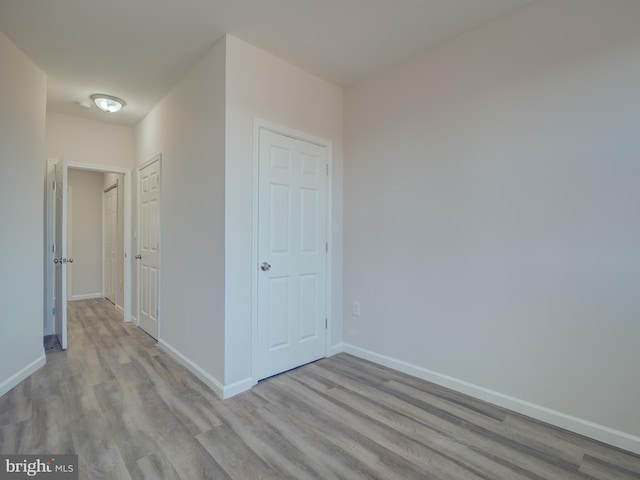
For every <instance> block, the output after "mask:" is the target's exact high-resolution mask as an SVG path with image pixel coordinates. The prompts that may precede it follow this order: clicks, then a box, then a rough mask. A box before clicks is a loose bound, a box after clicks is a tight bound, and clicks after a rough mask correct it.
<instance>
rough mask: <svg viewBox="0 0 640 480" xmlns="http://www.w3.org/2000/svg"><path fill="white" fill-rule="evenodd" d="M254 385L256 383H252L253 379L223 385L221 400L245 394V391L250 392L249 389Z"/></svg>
mask: <svg viewBox="0 0 640 480" xmlns="http://www.w3.org/2000/svg"><path fill="white" fill-rule="evenodd" d="M255 384H256V382H254V381H253V378H251V377H249V378H245V379H244V380H240V381H238V382H235V383H232V384H231V385H225V386H224V392H223V395H222V398H223V399H227V398H231V397H233V396H234V395H237V394H239V393H242V392H246V391H247V390H251V387H253V386H254V385H255Z"/></svg>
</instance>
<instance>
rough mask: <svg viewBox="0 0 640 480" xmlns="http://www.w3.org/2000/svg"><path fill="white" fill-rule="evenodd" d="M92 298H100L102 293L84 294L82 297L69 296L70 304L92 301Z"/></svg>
mask: <svg viewBox="0 0 640 480" xmlns="http://www.w3.org/2000/svg"><path fill="white" fill-rule="evenodd" d="M94 298H102V293H85V294H82V295H71V298H70V299H69V301H70V302H75V301H77V300H93V299H94Z"/></svg>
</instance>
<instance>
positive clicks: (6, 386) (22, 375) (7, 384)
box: [0, 348, 47, 396]
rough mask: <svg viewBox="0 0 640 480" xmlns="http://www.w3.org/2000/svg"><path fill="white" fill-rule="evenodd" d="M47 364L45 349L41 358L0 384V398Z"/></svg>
mask: <svg viewBox="0 0 640 480" xmlns="http://www.w3.org/2000/svg"><path fill="white" fill-rule="evenodd" d="M46 362H47V360H46V357H45V355H44V348H43V350H42V356H41V357H38V358H37V359H36V360H34V361H33V362H31V363H30V364H29V365H27V366H26V367H24V368H22V369H21V370H19V371H18V372H16V373H15V374H14V375H11V376H10V377H9V378H7V379H6V380H5V381H3V382H2V383H0V396H2V395H4V394H5V393H7V392H8V391H9V390H11V389H12V388H13V387H15V386H16V385H18V384H19V383H20V382H22V381H23V380H25V379H27V378H29V376H30V375H32V374H33V373H34V372H35V371H36V370H38V369H39V368H40V367H43V366H44V364H45V363H46Z"/></svg>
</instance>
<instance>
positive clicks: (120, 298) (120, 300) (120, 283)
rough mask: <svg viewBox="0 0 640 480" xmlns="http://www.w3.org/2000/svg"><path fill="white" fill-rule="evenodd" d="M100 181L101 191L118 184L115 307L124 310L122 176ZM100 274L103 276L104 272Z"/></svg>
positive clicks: (107, 174) (106, 174)
mask: <svg viewBox="0 0 640 480" xmlns="http://www.w3.org/2000/svg"><path fill="white" fill-rule="evenodd" d="M102 181H103V183H102V190H103V191H104V189H105V188H109V187H110V186H112V185H113V184H115V183H116V182H117V183H118V207H117V208H118V220H117V234H116V235H117V244H118V259H117V264H118V279H117V288H116V305H118V306H119V307H121V308H124V175H121V174H117V173H105V174H104V175H103V179H102ZM103 208H104V205H103ZM103 241H104V238H103ZM103 254H104V251H103ZM102 273H103V275H104V271H103V272H102Z"/></svg>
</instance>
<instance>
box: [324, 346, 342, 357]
mask: <svg viewBox="0 0 640 480" xmlns="http://www.w3.org/2000/svg"><path fill="white" fill-rule="evenodd" d="M342 352H344V343H339V344H338V345H331V346H330V347H329V351H328V352H327V357H333V356H334V355H337V354H338V353H342Z"/></svg>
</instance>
